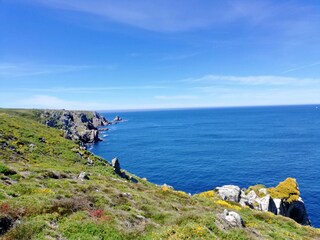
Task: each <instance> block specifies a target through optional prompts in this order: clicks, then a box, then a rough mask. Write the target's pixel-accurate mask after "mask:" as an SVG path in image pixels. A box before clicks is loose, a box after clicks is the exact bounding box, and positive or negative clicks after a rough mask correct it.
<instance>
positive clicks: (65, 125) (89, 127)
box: [39, 110, 110, 143]
mask: <svg viewBox="0 0 320 240" xmlns="http://www.w3.org/2000/svg"><path fill="white" fill-rule="evenodd" d="M39 117H40V121H41V122H42V123H44V124H46V125H47V126H49V127H54V128H58V129H63V130H64V134H65V137H66V138H68V139H72V140H79V141H80V142H82V143H94V142H98V141H100V138H99V131H98V129H97V127H99V126H106V125H108V124H110V122H109V121H108V120H107V119H105V118H104V117H103V116H101V115H100V114H99V113H97V112H84V111H81V112H80V111H68V110H43V111H41V112H40V113H39Z"/></svg>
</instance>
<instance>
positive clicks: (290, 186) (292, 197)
mask: <svg viewBox="0 0 320 240" xmlns="http://www.w3.org/2000/svg"><path fill="white" fill-rule="evenodd" d="M268 192H269V193H270V195H271V197H272V198H282V199H286V200H287V202H292V201H297V200H298V199H299V196H300V192H299V188H298V184H297V181H296V179H294V178H287V179H286V180H285V181H283V182H281V183H279V185H278V186H277V187H275V188H269V189H268Z"/></svg>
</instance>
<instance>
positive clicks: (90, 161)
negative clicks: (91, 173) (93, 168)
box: [88, 157, 93, 165]
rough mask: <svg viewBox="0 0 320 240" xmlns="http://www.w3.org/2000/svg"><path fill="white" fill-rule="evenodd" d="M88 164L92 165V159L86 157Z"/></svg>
mask: <svg viewBox="0 0 320 240" xmlns="http://www.w3.org/2000/svg"><path fill="white" fill-rule="evenodd" d="M88 165H93V160H92V159H91V158H89V157H88Z"/></svg>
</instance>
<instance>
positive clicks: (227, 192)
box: [216, 185, 240, 202]
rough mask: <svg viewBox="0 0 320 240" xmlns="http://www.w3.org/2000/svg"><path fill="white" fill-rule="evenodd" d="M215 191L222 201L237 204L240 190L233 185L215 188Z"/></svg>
mask: <svg viewBox="0 0 320 240" xmlns="http://www.w3.org/2000/svg"><path fill="white" fill-rule="evenodd" d="M216 191H217V192H218V194H219V195H220V197H221V198H222V199H223V200H229V201H233V202H239V199H240V188H239V187H238V186H235V185H224V186H222V187H217V188H216Z"/></svg>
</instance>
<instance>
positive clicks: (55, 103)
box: [12, 95, 108, 110]
mask: <svg viewBox="0 0 320 240" xmlns="http://www.w3.org/2000/svg"><path fill="white" fill-rule="evenodd" d="M12 104H14V105H16V106H19V107H22V108H53V109H79V110H86V109H92V110H94V109H107V108H108V106H107V105H106V104H101V103H98V102H87V101H85V102H82V101H69V100H64V99H61V98H57V97H53V96H48V95H34V96H31V97H29V98H24V99H20V100H17V101H15V102H13V103H12Z"/></svg>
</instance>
